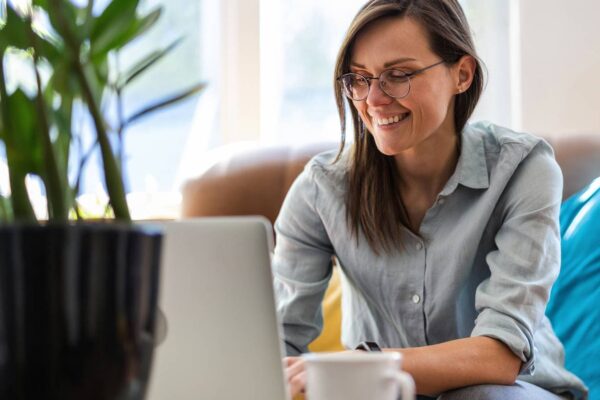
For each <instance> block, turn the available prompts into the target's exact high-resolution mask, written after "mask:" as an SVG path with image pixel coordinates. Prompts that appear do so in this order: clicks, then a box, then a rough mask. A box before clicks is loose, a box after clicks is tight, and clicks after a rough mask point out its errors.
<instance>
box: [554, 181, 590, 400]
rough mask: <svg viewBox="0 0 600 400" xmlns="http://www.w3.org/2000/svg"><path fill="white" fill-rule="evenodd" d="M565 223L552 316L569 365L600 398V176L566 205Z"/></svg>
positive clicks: (562, 213) (563, 224)
mask: <svg viewBox="0 0 600 400" xmlns="http://www.w3.org/2000/svg"><path fill="white" fill-rule="evenodd" d="M560 225H561V228H560V229H561V236H562V267H561V272H560V275H559V277H558V279H557V281H556V283H555V285H554V287H553V288H552V293H551V296H550V302H549V303H548V308H547V311H546V314H547V315H548V317H549V318H550V320H551V321H552V325H553V327H554V330H555V331H556V334H557V335H558V337H559V338H560V340H561V341H562V342H563V344H564V346H565V353H566V360H565V362H566V366H567V369H569V370H570V371H571V372H573V373H575V374H576V375H577V376H579V377H580V378H581V379H583V380H584V382H585V383H586V385H588V387H589V388H590V400H594V399H596V400H600V178H597V179H596V180H594V181H593V182H592V183H591V184H590V185H589V186H588V187H587V188H585V189H584V190H582V191H581V192H579V193H577V194H575V195H574V196H572V197H570V198H569V199H568V200H566V201H565V202H564V203H563V205H562V207H561V211H560Z"/></svg>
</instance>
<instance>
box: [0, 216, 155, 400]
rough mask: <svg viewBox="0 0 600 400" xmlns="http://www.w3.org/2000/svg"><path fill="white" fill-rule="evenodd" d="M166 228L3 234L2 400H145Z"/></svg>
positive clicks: (35, 229) (20, 229)
mask: <svg viewBox="0 0 600 400" xmlns="http://www.w3.org/2000/svg"><path fill="white" fill-rule="evenodd" d="M161 239H162V234H161V232H160V230H158V229H153V228H148V227H141V226H131V225H125V224H118V223H87V224H57V225H52V224H51V225H46V226H33V225H19V224H14V225H4V226H0V399H11V400H12V399H15V400H33V399H35V400H40V399H52V400H54V399H56V400H58V399H60V400H71V399H78V400H83V399H85V400H141V399H143V398H144V396H145V391H146V386H147V382H148V379H149V374H150V368H151V363H152V352H153V343H154V330H155V321H156V316H157V300H158V283H159V264H160V245H161Z"/></svg>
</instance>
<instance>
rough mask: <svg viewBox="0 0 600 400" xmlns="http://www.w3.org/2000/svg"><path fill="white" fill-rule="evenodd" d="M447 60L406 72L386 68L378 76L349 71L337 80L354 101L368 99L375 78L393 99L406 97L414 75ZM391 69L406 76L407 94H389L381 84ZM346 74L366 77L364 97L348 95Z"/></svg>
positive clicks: (380, 87)
mask: <svg viewBox="0 0 600 400" xmlns="http://www.w3.org/2000/svg"><path fill="white" fill-rule="evenodd" d="M445 62H446V61H445V60H441V61H438V62H436V63H434V64H431V65H428V66H426V67H423V68H420V69H418V70H416V71H412V72H407V73H405V72H403V71H401V70H399V69H396V68H389V69H386V70H385V71H382V72H381V73H380V74H379V76H377V77H375V76H364V75H362V74H357V73H355V72H348V73H345V74H342V75H340V76H338V77H337V78H336V80H337V81H338V82H339V83H340V85H341V86H342V90H343V91H344V95H345V96H346V97H347V98H349V99H350V100H353V101H365V100H366V99H367V98H368V97H369V93H370V92H371V81H374V80H378V81H379V89H381V91H382V92H383V93H385V95H386V96H389V97H391V98H393V99H403V98H405V97H406V96H408V95H409V93H410V88H411V86H410V78H412V77H414V76H416V75H419V74H421V73H423V72H425V71H427V70H428V69H430V68H433V67H435V66H438V65H440V64H442V63H445ZM389 71H398V72H400V73H402V75H403V76H402V77H403V78H406V81H407V82H408V90H407V91H406V94H405V95H404V96H392V95H391V94H389V93H388V92H387V91H386V90H385V88H384V87H383V86H382V85H381V83H382V80H381V76H382V75H383V74H385V73H387V72H389ZM346 76H359V77H361V78H362V79H364V80H365V81H367V86H368V89H367V94H366V95H365V97H363V98H361V99H355V98H353V97H352V96H349V95H348V91H347V90H346V85H344V82H343V81H342V80H343V79H344V77H346Z"/></svg>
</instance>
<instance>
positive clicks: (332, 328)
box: [308, 266, 344, 352]
mask: <svg viewBox="0 0 600 400" xmlns="http://www.w3.org/2000/svg"><path fill="white" fill-rule="evenodd" d="M341 301H342V286H341V283H340V272H339V267H337V266H334V267H333V274H332V276H331V280H330V281H329V287H328V288H327V291H326V292H325V296H324V298H323V304H322V306H323V330H322V331H321V334H320V335H319V336H318V337H317V338H316V339H315V340H313V342H312V343H311V344H309V345H308V349H309V350H310V351H311V352H322V351H341V350H344V346H342V342H341V329H342V308H341Z"/></svg>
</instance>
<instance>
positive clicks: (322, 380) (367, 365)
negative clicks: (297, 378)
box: [302, 352, 415, 400]
mask: <svg viewBox="0 0 600 400" xmlns="http://www.w3.org/2000/svg"><path fill="white" fill-rule="evenodd" d="M302 358H303V359H304V364H305V369H306V398H307V400H396V399H397V398H398V393H399V392H400V391H401V392H402V400H413V399H414V398H415V383H414V381H413V379H412V377H411V376H410V375H409V374H407V373H406V372H402V371H401V370H400V367H401V364H402V355H401V354H400V353H395V352H385V353H369V352H352V353H350V352H348V353H307V354H303V355H302Z"/></svg>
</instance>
